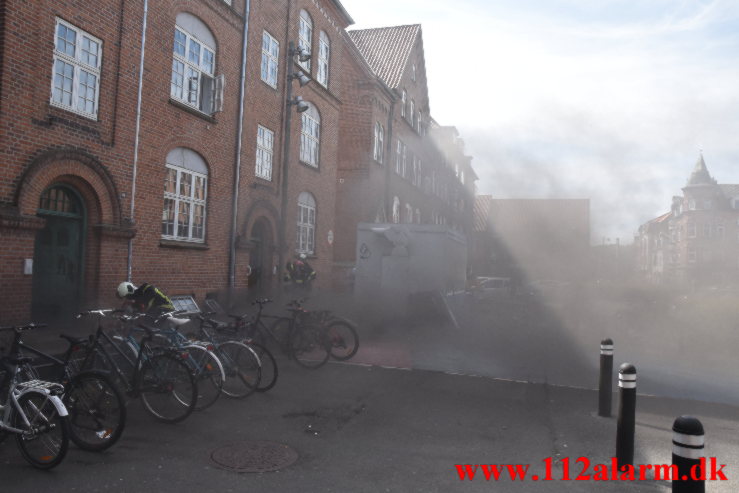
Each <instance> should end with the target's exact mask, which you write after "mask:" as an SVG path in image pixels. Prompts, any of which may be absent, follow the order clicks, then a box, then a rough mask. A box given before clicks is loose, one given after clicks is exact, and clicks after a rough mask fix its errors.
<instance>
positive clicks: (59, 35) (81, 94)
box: [51, 18, 103, 119]
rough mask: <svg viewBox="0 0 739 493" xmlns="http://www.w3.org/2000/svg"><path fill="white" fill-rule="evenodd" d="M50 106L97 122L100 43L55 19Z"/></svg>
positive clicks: (101, 50) (100, 57)
mask: <svg viewBox="0 0 739 493" xmlns="http://www.w3.org/2000/svg"><path fill="white" fill-rule="evenodd" d="M53 58H54V66H53V69H52V72H53V77H52V78H51V104H52V105H54V106H58V107H60V108H64V109H65V110H69V111H73V112H75V113H79V114H80V115H83V116H86V117H88V118H92V119H96V118H97V114H98V100H99V96H100V67H101V62H102V58H103V42H102V41H101V40H99V39H98V38H96V37H94V36H92V35H90V34H88V33H86V32H85V31H83V30H81V29H79V28H77V27H75V26H73V25H72V24H69V23H68V22H65V21H63V20H61V19H59V18H57V19H56V25H55V28H54V57H53Z"/></svg>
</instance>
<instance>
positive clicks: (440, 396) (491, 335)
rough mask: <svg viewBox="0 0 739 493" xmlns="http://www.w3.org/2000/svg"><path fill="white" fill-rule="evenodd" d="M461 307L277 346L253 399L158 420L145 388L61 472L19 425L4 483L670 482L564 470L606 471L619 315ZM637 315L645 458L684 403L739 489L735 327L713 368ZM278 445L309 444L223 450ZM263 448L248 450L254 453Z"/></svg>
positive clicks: (520, 486) (629, 339) (156, 486)
mask: <svg viewBox="0 0 739 493" xmlns="http://www.w3.org/2000/svg"><path fill="white" fill-rule="evenodd" d="M459 315H460V316H459V317H458V321H459V325H460V328H459V329H453V328H451V327H450V326H448V325H447V324H444V323H442V322H440V320H439V319H436V318H435V317H434V316H431V317H428V318H427V319H426V320H419V321H417V323H415V324H410V325H408V324H404V323H395V324H386V325H382V326H379V327H374V328H372V327H370V326H366V325H360V337H361V346H360V350H359V352H358V354H357V355H356V356H355V357H354V358H353V359H352V360H351V361H349V362H346V363H338V362H330V363H329V364H327V365H326V366H324V367H322V368H320V369H318V370H315V371H311V370H305V369H303V368H300V367H298V366H297V365H295V363H294V362H292V361H289V360H287V359H286V358H285V357H284V356H282V355H279V354H278V355H277V356H278V363H279V368H280V377H279V381H278V383H277V385H276V387H275V388H274V389H272V390H271V391H269V392H267V393H265V394H256V395H253V396H250V397H249V398H247V399H245V400H229V399H221V400H219V401H218V402H217V403H216V404H215V405H214V406H213V407H212V408H210V409H207V410H205V411H203V412H200V413H195V414H193V415H192V416H191V417H189V418H188V419H187V420H186V421H185V422H183V423H181V424H178V425H163V424H160V423H158V422H156V421H154V420H153V419H152V418H150V417H149V416H148V415H147V414H145V413H144V411H143V410H142V408H141V406H140V405H139V404H138V403H137V402H135V401H133V402H132V403H131V404H130V405H129V418H130V419H129V422H128V424H127V428H126V430H125V432H124V435H123V437H122V439H121V441H120V442H119V443H118V444H116V446H114V447H113V448H111V449H110V450H108V451H106V452H104V453H101V454H94V453H89V452H84V451H81V450H79V449H77V448H76V447H74V446H71V447H70V452H69V455H68V456H67V458H66V460H65V461H64V463H63V464H61V465H60V466H59V467H57V468H56V469H54V470H52V471H48V472H42V471H36V470H34V469H32V468H31V467H30V466H28V465H26V464H25V462H24V461H23V459H22V458H21V457H20V455H19V453H18V451H17V450H16V447H15V445H14V444H13V441H12V439H9V440H6V441H5V442H4V443H3V444H2V445H0V491H1V492H3V493H4V492H15V491H29V490H30V491H51V492H57V491H59V492H67V491H75V492H77V491H79V492H88V491H89V492H96V491H122V492H129V491H131V492H134V491H136V492H138V491H161V492H170V491H171V492H175V491H177V492H179V491H192V490H203V491H219V492H220V491H224V492H228V491H234V492H241V491H256V492H283V491H284V492H294V491H295V492H298V491H300V492H347V491H351V492H365V491H366V492H436V491H439V492H442V491H444V492H446V491H500V492H508V491H511V492H518V491H526V492H529V491H542V492H593V491H606V492H630V491H639V492H641V491H643V492H660V491H661V492H667V491H671V484H670V483H669V482H668V481H664V480H654V479H647V480H637V481H612V480H609V481H595V480H583V481H574V480H570V481H565V480H562V479H561V478H562V477H563V474H564V470H563V468H564V465H563V462H562V460H563V459H566V458H569V461H570V476H571V477H573V478H574V477H575V476H577V474H579V473H580V472H581V469H582V467H583V463H584V459H583V460H581V461H580V462H576V461H577V460H578V459H580V458H586V459H587V460H588V461H589V464H590V467H589V468H588V471H585V472H586V473H590V474H593V473H594V472H595V468H596V465H598V464H605V465H606V466H609V465H610V461H611V458H612V457H613V456H614V455H615V449H616V429H617V419H616V417H615V413H616V409H617V405H618V394H617V393H614V395H613V412H614V416H612V417H608V418H604V417H599V416H597V413H596V411H597V402H598V395H597V392H596V391H595V390H594V388H595V387H596V385H597V380H598V377H597V362H598V349H599V342H600V339H601V338H603V337H604V336H608V335H611V334H613V332H612V331H613V330H616V329H618V328H619V323H620V322H619V321H618V320H617V319H613V320H610V323H609V319H608V318H606V319H604V320H600V319H598V320H594V319H592V318H589V317H590V316H589V315H588V314H587V313H586V312H582V313H578V312H577V311H575V310H572V309H570V308H568V309H562V307H557V306H551V305H547V306H533V307H532V306H523V305H521V306H518V307H515V306H513V305H511V306H508V307H507V308H505V307H501V306H499V305H495V304H485V305H482V306H471V307H470V306H468V307H466V309H465V310H463V311H462V312H460V314H459ZM632 322H633V323H631V325H633V327H632V328H631V329H630V330H622V331H621V332H620V333H619V337H618V338H616V337H614V339H616V357H615V359H614V363H615V365H614V366H615V368H616V370H617V368H618V365H619V363H620V362H621V361H624V360H625V358H629V360H631V361H632V362H634V363H635V364H636V365H637V368H638V370H639V377H638V391H639V395H638V397H637V414H636V434H635V456H634V462H635V464H637V465H638V464H670V463H671V459H672V456H671V453H672V431H671V428H672V424H673V422H674V420H675V418H676V417H678V416H680V415H692V416H696V417H698V418H699V419H700V420H701V422H702V424H703V426H704V429H705V431H706V449H705V455H706V457H709V458H710V457H716V458H717V461H718V463H719V464H725V467H724V469H723V472H724V473H725V475H726V476H727V478H728V480H727V481H712V482H709V483H707V485H706V491H708V492H716V493H719V492H721V493H724V492H725V493H729V492H730V493H736V492H737V491H739V407H737V405H736V402H737V401H739V398H738V396H737V395H736V394H734V393H733V392H734V389H736V388H737V387H736V386H737V382H736V379H735V378H734V377H731V375H736V374H737V373H736V371H734V369H735V367H736V365H737V363H736V362H735V361H734V359H735V358H733V359H731V358H727V357H726V356H727V355H729V354H734V352H733V350H731V348H732V347H733V348H734V349H735V347H736V346H735V345H734V344H733V341H734V339H731V337H736V336H732V335H731V334H727V335H726V336H725V337H721V338H717V339H716V340H715V341H714V340H713V339H711V340H709V339H706V338H704V339H703V340H702V342H701V344H703V345H707V344H715V345H721V344H723V345H725V346H727V348H721V349H719V350H716V351H713V352H712V357H711V358H705V359H706V363H705V365H702V366H700V365H694V364H693V363H694V362H692V361H689V360H685V361H681V360H680V358H679V357H678V358H676V355H678V356H680V357H682V356H683V355H684V354H687V353H684V352H681V351H682V348H684V347H690V346H691V344H690V341H689V340H688V337H687V336H688V335H689V334H686V333H682V332H677V331H674V330H673V331H672V332H671V333H670V334H669V337H666V336H665V333H664V332H663V331H661V330H659V329H658V328H655V327H656V325H649V324H647V322H646V321H645V322H644V323H641V322H640V321H639V320H635V321H632ZM596 326H597V327H598V330H593V327H596ZM621 328H623V327H621ZM93 329H94V323H93V322H92V321H90V322H86V323H83V324H80V325H75V326H73V327H71V328H69V327H68V328H66V329H63V330H62V329H58V328H57V329H48V330H46V331H42V330H39V331H36V332H35V333H29V334H28V335H27V337H26V340H27V341H28V342H29V343H32V344H33V345H35V346H37V347H40V348H41V349H44V350H46V351H50V352H57V353H58V352H60V351H62V350H63V349H64V347H65V343H64V342H63V341H61V340H60V339H58V337H57V335H56V333H57V332H60V331H64V332H67V333H72V334H74V335H79V336H83V335H86V334H89V333H91V332H92V331H93ZM659 341H662V342H665V341H666V343H665V344H657V342H659ZM675 341H678V342H677V343H676V342H675ZM671 344H672V346H671ZM1 345H2V344H0V346H1ZM693 346H694V344H693ZM706 349H708V348H707V347H706ZM668 363H671V364H668ZM672 363H674V364H672ZM731 365H734V366H731ZM714 371H717V372H719V373H720V374H721V378H715V377H714V375H715V373H714ZM687 377H690V378H687ZM719 380H720V382H719V383H720V385H718V386H716V385H714V384H715V383H716V382H715V381H719ZM688 384H689V385H688ZM613 388H614V389H617V388H618V387H617V386H616V384H615V375H614V387H613ZM645 392H646V393H645ZM652 394H654V395H652ZM264 442H272V443H275V444H278V447H279V448H278V449H277V450H278V451H282V452H284V453H285V455H287V452H294V454H295V456H294V457H293V458H294V459H295V460H294V462H292V463H291V464H287V465H284V466H282V467H279V468H278V470H277V471H273V472H260V473H245V472H241V473H239V472H234V471H233V470H227V469H224V468H223V467H222V464H221V465H220V466H219V465H217V464H216V463H215V462H214V459H213V458H214V457H215V458H219V457H222V456H223V454H224V453H225V452H224V450H226V451H228V450H230V449H224V447H236V446H239V447H241V446H248V447H255V446H257V444H262V443H264ZM260 446H261V445H260ZM282 452H279V453H278V452H275V451H272V452H271V453H270V454H267V453H266V452H265V454H266V455H264V456H258V457H257V459H258V460H257V462H260V461H263V462H264V463H265V464H266V463H267V462H268V461H269V460H278V459H279V458H280V455H281V453H282ZM275 454H276V455H275ZM226 456H228V453H226ZM247 458H248V456H247V454H240V453H238V452H234V453H233V454H231V459H233V460H234V461H237V462H238V461H241V462H244V463H245V461H246V459H247ZM283 458H284V457H283ZM550 458H551V460H552V465H553V466H552V469H551V475H552V478H553V480H552V481H544V480H541V479H540V480H538V481H534V480H533V479H531V478H532V477H533V475H536V476H538V477H539V478H543V477H544V475H545V462H544V461H545V460H548V459H550ZM252 459H253V457H252ZM219 460H220V459H219ZM241 462H240V463H241ZM458 464H459V465H465V464H469V465H475V464H487V465H490V464H509V465H516V464H522V465H524V464H530V467H529V470H528V472H527V474H528V475H527V479H526V480H521V479H517V480H512V479H511V478H510V477H509V476H506V474H507V473H504V475H503V476H502V477H501V478H500V479H499V480H494V479H490V480H489V481H488V480H486V479H485V477H484V474H483V473H482V472H478V473H477V475H476V476H475V478H474V479H472V480H470V479H464V480H461V479H460V476H459V473H458V470H457V468H456V465H458ZM478 471H481V469H478ZM490 483H494V484H490Z"/></svg>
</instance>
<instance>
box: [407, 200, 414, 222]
mask: <svg viewBox="0 0 739 493" xmlns="http://www.w3.org/2000/svg"><path fill="white" fill-rule="evenodd" d="M405 222H406V223H408V224H412V223H413V207H411V204H405Z"/></svg>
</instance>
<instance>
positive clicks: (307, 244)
mask: <svg viewBox="0 0 739 493" xmlns="http://www.w3.org/2000/svg"><path fill="white" fill-rule="evenodd" d="M295 244H296V250H297V251H298V252H300V253H305V254H307V255H310V254H313V253H314V252H315V248H316V247H315V245H316V199H315V198H313V195H311V194H310V193H308V192H301V193H300V195H299V196H298V231H297V236H296V238H295Z"/></svg>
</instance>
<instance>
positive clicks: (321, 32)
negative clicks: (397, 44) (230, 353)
mask: <svg viewBox="0 0 739 493" xmlns="http://www.w3.org/2000/svg"><path fill="white" fill-rule="evenodd" d="M250 3H251V4H252V5H251V11H250V12H249V22H248V23H246V22H245V19H246V17H245V14H246V7H247V4H246V3H245V1H244V0H232V1H224V0H203V1H194V0H192V1H187V0H180V1H177V0H171V1H158V2H147V3H146V4H145V3H144V2H133V3H131V2H127V3H124V4H121V3H120V2H110V1H105V0H103V1H101V2H95V3H94V4H92V3H91V2H85V1H76V2H67V3H51V4H44V5H33V4H28V3H27V2H22V1H20V0H8V1H7V2H4V3H3V4H2V6H0V9H2V10H1V12H0V14H1V15H0V40H2V44H0V54H1V56H2V65H1V66H0V70H2V73H0V81H1V82H0V83H1V85H0V90H1V91H2V92H1V93H0V128H1V129H2V130H1V131H0V153H1V155H2V159H3V166H2V174H0V239H1V241H2V247H3V248H2V256H3V262H2V264H0V287H2V288H3V289H4V291H5V292H6V293H8V295H7V297H6V303H4V304H3V307H2V308H0V319H2V320H3V321H4V322H5V321H7V322H10V321H15V320H26V319H28V318H29V317H31V316H32V317H34V318H37V319H38V318H40V317H43V316H46V317H50V318H53V319H58V318H59V317H62V316H64V315H68V314H69V313H71V312H73V311H75V310H77V309H79V308H81V307H83V306H94V305H96V304H98V303H106V304H108V303H113V302H114V300H113V299H112V294H113V292H114V288H115V286H116V284H117V283H119V282H120V281H122V280H125V279H126V278H127V277H128V276H129V275H130V276H131V278H132V280H133V281H134V282H143V281H150V282H153V283H155V284H157V285H159V286H161V287H162V288H163V289H164V291H166V292H168V293H170V294H173V295H189V296H193V297H195V298H196V299H202V297H203V296H204V295H205V294H206V293H207V292H209V291H213V290H217V289H222V288H226V287H228V286H233V287H244V286H246V285H247V283H248V282H250V281H251V282H255V281H257V279H258V277H257V275H256V274H259V275H260V277H259V279H260V280H261V281H262V282H265V283H269V280H270V278H271V277H272V273H273V272H275V271H276V270H277V269H276V262H277V258H279V256H280V254H282V255H283V256H284V257H287V256H288V255H289V254H292V252H295V251H302V252H305V253H308V254H309V255H310V256H312V257H313V258H314V260H313V263H314V265H315V266H316V267H317V269H319V272H320V271H321V270H324V269H328V266H330V264H331V255H332V253H331V244H330V241H328V238H329V237H330V235H329V232H330V231H332V228H333V222H334V217H333V214H334V210H335V207H334V203H333V195H334V194H333V193H332V189H333V186H334V182H335V173H336V171H335V170H336V164H335V163H336V159H337V158H336V155H337V148H336V142H337V140H338V134H337V129H338V124H337V122H338V113H339V108H340V99H339V96H338V92H337V91H338V88H339V87H340V86H339V75H340V73H341V72H340V68H339V67H340V65H341V58H342V53H343V47H342V39H343V38H342V34H341V33H342V32H343V29H344V28H345V27H346V26H347V25H348V24H351V23H352V20H351V18H350V17H349V15H348V14H347V13H346V11H345V10H344V8H343V7H342V6H341V4H340V2H338V1H336V0H322V1H319V0H304V1H297V2H291V1H287V0H283V1H275V2H250ZM121 5H123V10H120V9H121ZM145 5H146V6H147V7H148V8H147V9H145V8H144V6H145ZM93 7H94V8H93ZM144 26H146V29H144ZM247 28H248V29H247ZM245 32H246V40H247V43H244V33H245ZM265 33H268V35H269V37H268V36H267V35H266V34H265ZM291 41H293V42H294V43H295V44H296V46H303V47H304V48H305V50H306V52H310V53H311V54H312V58H311V60H310V61H309V62H305V64H304V65H305V66H304V67H303V68H302V70H303V72H304V73H305V74H307V75H309V76H310V77H311V78H313V79H314V81H313V82H312V83H311V84H310V85H308V86H306V87H304V88H301V89H296V90H295V91H294V94H297V95H300V96H302V98H303V100H304V101H305V102H307V103H309V109H308V110H307V111H305V112H303V113H301V114H300V116H297V117H294V118H292V125H291V127H290V129H289V130H290V132H291V135H292V136H293V139H292V142H291V146H290V148H289V152H290V159H289V161H288V162H287V165H288V166H287V169H289V172H290V173H289V174H290V178H291V180H289V182H288V184H289V186H288V187H287V194H286V195H285V201H284V203H285V204H287V206H286V207H285V210H284V212H283V210H282V205H283V200H282V196H283V193H282V190H281V189H280V187H279V186H278V183H279V182H278V181H277V180H281V175H282V170H283V169H284V167H283V166H281V163H282V162H283V154H282V143H283V142H284V137H285V135H284V134H285V132H284V128H283V127H284V115H285V114H286V112H287V111H294V109H295V107H293V105H290V107H289V108H288V107H286V106H287V105H286V103H285V96H286V93H287V83H286V82H287V81H288V78H287V74H288V70H287V60H288V56H287V51H288V45H289V43H290V42H291ZM245 46H246V48H247V50H246V56H245V59H246V64H245V71H244V72H242V67H244V64H243V63H242V54H243V51H242V50H243V48H244V47H245ZM142 61H143V67H142V65H141V63H142ZM140 73H143V77H140V76H139V74H140ZM291 73H292V71H291ZM242 80H244V82H245V83H244V84H243V85H242V84H241V81H242ZM140 82H141V85H140V84H139V83H140ZM294 85H296V86H297V84H296V83H294ZM242 89H243V90H242ZM242 95H243V100H244V102H243V104H242ZM296 114H297V113H296ZM270 132H271V134H270ZM235 192H238V194H237V195H235ZM235 196H237V197H238V199H237V200H234V197H235ZM234 205H236V206H234ZM299 216H300V219H299ZM234 218H235V220H234ZM281 218H284V222H281ZM234 224H235V228H234V227H233V225H234ZM281 228H284V230H285V239H284V242H283V243H284V245H283V248H282V249H280V248H279V239H280V235H279V231H280V230H281ZM300 234H302V235H303V236H302V239H300ZM296 237H297V238H298V239H296ZM231 245H234V247H235V248H233V249H232V247H231ZM250 271H251V273H252V275H251V277H249V272H250ZM324 277H326V278H327V277H328V276H324Z"/></svg>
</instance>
